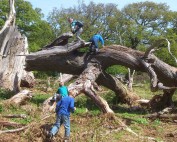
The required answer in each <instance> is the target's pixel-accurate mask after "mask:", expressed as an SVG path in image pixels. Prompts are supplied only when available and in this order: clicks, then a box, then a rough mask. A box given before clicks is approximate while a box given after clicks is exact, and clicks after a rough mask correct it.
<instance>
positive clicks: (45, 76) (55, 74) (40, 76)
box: [33, 71, 58, 79]
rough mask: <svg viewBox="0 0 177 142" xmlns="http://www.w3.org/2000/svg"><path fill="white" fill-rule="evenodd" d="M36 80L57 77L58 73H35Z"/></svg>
mask: <svg viewBox="0 0 177 142" xmlns="http://www.w3.org/2000/svg"><path fill="white" fill-rule="evenodd" d="M33 73H34V76H35V78H40V79H47V78H48V76H52V77H56V76H58V72H55V71H33Z"/></svg>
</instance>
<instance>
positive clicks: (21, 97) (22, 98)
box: [6, 90, 32, 105]
mask: <svg viewBox="0 0 177 142" xmlns="http://www.w3.org/2000/svg"><path fill="white" fill-rule="evenodd" d="M31 98H32V94H31V92H30V91H29V90H23V91H21V92H19V93H18V94H16V95H14V96H13V97H11V98H10V99H8V100H6V102H8V103H10V104H12V105H13V104H16V105H23V104H25V103H26V102H27V101H28V100H29V99H31Z"/></svg>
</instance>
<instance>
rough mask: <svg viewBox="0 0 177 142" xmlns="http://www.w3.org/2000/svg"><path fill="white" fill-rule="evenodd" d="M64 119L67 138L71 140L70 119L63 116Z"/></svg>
mask: <svg viewBox="0 0 177 142" xmlns="http://www.w3.org/2000/svg"><path fill="white" fill-rule="evenodd" d="M62 117H63V118H62V120H63V124H64V127H65V138H69V136H70V117H69V116H66V115H63V116H62Z"/></svg>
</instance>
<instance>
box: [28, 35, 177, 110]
mask: <svg viewBox="0 0 177 142" xmlns="http://www.w3.org/2000/svg"><path fill="white" fill-rule="evenodd" d="M66 37H68V38H71V37H72V35H71V33H65V34H63V35H61V36H60V37H59V38H57V39H56V40H55V41H54V42H53V43H51V44H50V45H51V46H50V45H48V46H46V47H47V48H44V49H43V50H41V51H38V52H35V53H31V54H29V55H27V57H26V70H27V71H31V70H39V71H47V70H50V71H59V72H62V73H68V74H73V75H79V77H78V78H77V79H76V80H75V82H74V83H72V84H70V85H69V86H68V88H69V90H73V91H74V92H75V97H76V96H78V95H79V94H80V93H84V94H86V95H87V96H89V97H90V98H91V99H92V100H93V101H94V102H95V103H96V104H97V105H98V106H99V107H100V108H101V110H102V111H103V112H105V113H108V112H113V111H112V110H111V108H109V105H108V104H107V102H106V101H105V100H104V99H103V98H101V97H100V96H99V95H98V93H97V92H96V91H95V88H96V86H97V84H99V85H103V86H105V87H107V88H109V89H111V90H113V91H114V92H115V94H116V95H117V96H118V97H119V98H120V99H121V101H122V102H125V103H128V104H129V105H132V104H133V103H134V102H136V100H139V99H140V98H139V97H138V96H137V95H136V94H134V93H133V92H130V91H129V90H128V89H127V88H126V87H125V85H123V84H122V83H121V82H120V81H119V80H118V79H117V78H115V77H114V76H111V75H109V74H107V73H106V72H105V69H106V68H108V67H109V66H112V65H116V64H117V65H123V66H126V67H128V68H130V69H133V70H137V71H142V72H147V73H148V74H149V76H150V79H151V91H157V90H158V89H163V90H164V94H163V97H162V99H161V101H160V102H161V106H162V108H163V106H165V107H166V106H169V105H171V102H172V95H173V93H174V90H175V89H176V87H177V79H176V75H177V74H176V72H177V68H175V67H172V66H170V65H168V64H166V63H164V62H163V61H161V60H160V59H158V58H157V57H156V56H155V55H153V54H152V52H151V50H152V49H153V47H154V46H156V44H157V43H155V44H153V45H152V47H150V48H149V50H148V51H147V52H145V53H144V52H140V51H137V50H133V49H131V48H127V47H124V46H120V45H110V46H106V47H104V48H102V49H101V50H100V52H99V53H98V54H97V55H90V54H89V53H83V52H79V48H82V47H85V46H88V45H89V43H85V42H84V41H76V42H71V43H68V38H66ZM61 39H62V40H61ZM64 40H66V42H64ZM60 41H62V43H61V44H60ZM63 43H66V44H63ZM164 98H165V99H164ZM151 102H152V101H151ZM162 102H163V103H162Z"/></svg>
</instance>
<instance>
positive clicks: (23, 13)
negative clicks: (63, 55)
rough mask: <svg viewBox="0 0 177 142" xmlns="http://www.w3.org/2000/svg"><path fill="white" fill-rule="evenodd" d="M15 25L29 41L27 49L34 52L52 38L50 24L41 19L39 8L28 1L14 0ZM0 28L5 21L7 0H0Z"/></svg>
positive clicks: (7, 9)
mask: <svg viewBox="0 0 177 142" xmlns="http://www.w3.org/2000/svg"><path fill="white" fill-rule="evenodd" d="M15 10H16V25H17V26H18V29H19V31H20V32H21V33H22V34H24V35H26V36H27V38H28V41H29V49H30V51H32V52H34V51H37V50H39V49H40V48H41V47H42V46H44V45H46V44H48V43H49V42H51V41H52V39H54V34H53V32H52V29H51V27H50V25H49V24H48V23H47V22H46V21H44V20H42V18H43V14H42V13H41V9H39V8H36V9H33V7H32V5H31V3H30V2H28V1H24V0H15ZM0 11H2V12H0V28H1V27H2V26H3V24H4V22H5V21H6V19H7V18H6V17H7V16H8V13H9V3H8V0H1V1H0Z"/></svg>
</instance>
